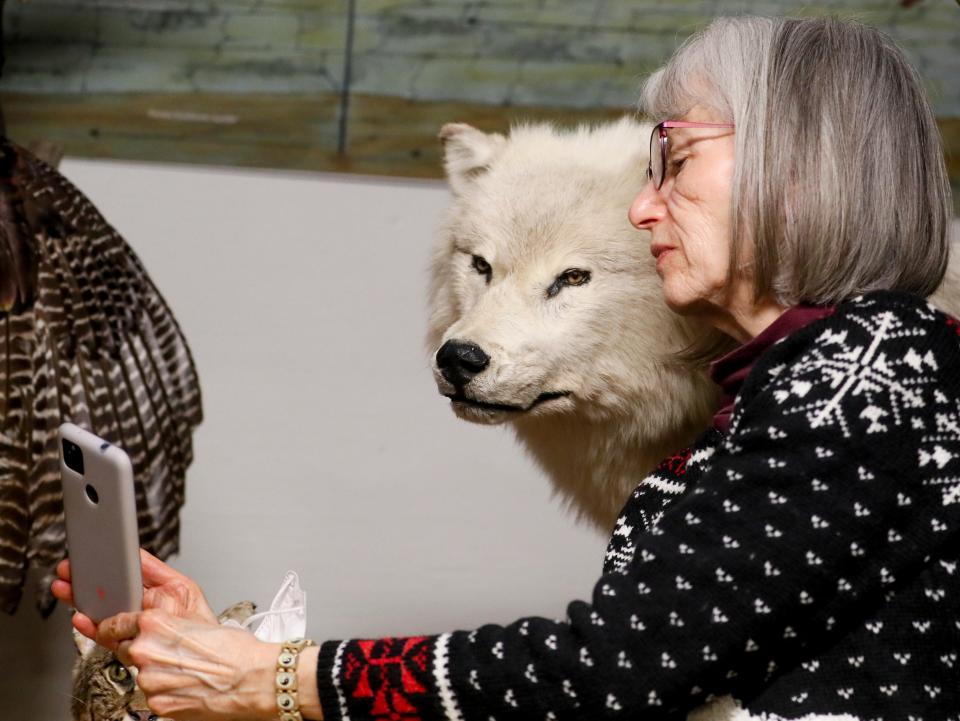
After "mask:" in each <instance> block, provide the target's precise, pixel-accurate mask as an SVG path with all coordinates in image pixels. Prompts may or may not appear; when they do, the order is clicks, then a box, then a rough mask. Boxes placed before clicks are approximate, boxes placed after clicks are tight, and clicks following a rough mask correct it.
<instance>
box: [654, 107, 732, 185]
mask: <svg viewBox="0 0 960 721" xmlns="http://www.w3.org/2000/svg"><path fill="white" fill-rule="evenodd" d="M732 127H734V126H733V124H732V123H688V122H687V121H685V120H664V121H663V122H662V123H660V124H659V125H655V126H654V128H653V132H652V133H650V164H649V165H648V166H647V180H652V181H653V183H654V185H655V186H656V188H657V190H660V186H661V185H663V179H664V178H665V177H666V174H667V150H668V148H667V128H732ZM657 145H659V146H660V147H659V148H658V147H656V146H657Z"/></svg>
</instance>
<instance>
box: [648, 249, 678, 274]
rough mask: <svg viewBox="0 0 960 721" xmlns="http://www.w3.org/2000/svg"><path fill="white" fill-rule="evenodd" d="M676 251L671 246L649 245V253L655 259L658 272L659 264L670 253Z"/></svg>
mask: <svg viewBox="0 0 960 721" xmlns="http://www.w3.org/2000/svg"><path fill="white" fill-rule="evenodd" d="M673 250H676V248H675V247H673V246H672V245H651V246H650V253H651V254H652V255H653V257H654V258H656V259H657V270H658V271H659V270H660V264H661V263H663V259H664V258H666V257H667V256H668V255H670V252H671V251H673Z"/></svg>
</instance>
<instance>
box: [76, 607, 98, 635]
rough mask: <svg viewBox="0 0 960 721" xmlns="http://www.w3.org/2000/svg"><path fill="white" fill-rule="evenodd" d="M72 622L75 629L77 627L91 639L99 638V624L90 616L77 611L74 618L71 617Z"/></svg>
mask: <svg viewBox="0 0 960 721" xmlns="http://www.w3.org/2000/svg"><path fill="white" fill-rule="evenodd" d="M70 623H72V624H73V627H74V628H75V629H77V630H78V631H79V632H80V633H82V634H83V635H84V636H86V637H87V638H89V639H90V640H91V641H96V640H97V624H95V623H94V622H93V620H92V619H91V618H90V617H89V616H86V615H84V614H82V613H80V612H79V611H77V612H76V613H75V614H73V618H71V619H70Z"/></svg>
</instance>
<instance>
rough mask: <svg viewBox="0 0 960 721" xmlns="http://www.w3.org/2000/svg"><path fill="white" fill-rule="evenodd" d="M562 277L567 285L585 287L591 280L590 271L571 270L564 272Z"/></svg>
mask: <svg viewBox="0 0 960 721" xmlns="http://www.w3.org/2000/svg"><path fill="white" fill-rule="evenodd" d="M560 277H561V278H563V282H564V283H565V284H566V285H583V284H584V283H586V282H587V281H588V280H590V271H589V270H580V269H579V268H571V269H570V270H567V271H564V272H563V273H562V274H561V275H560Z"/></svg>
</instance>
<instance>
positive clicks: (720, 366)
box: [710, 303, 834, 433]
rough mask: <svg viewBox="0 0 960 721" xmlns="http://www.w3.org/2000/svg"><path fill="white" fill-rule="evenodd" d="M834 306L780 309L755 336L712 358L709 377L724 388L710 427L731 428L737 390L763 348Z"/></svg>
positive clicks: (831, 311) (826, 312) (827, 313)
mask: <svg viewBox="0 0 960 721" xmlns="http://www.w3.org/2000/svg"><path fill="white" fill-rule="evenodd" d="M833 310H834V309H833V306H817V305H807V304H805V303H801V304H800V305H795V306H793V307H792V308H788V309H787V310H785V311H784V312H783V313H781V314H780V316H779V317H778V318H777V319H776V320H775V321H773V323H771V324H770V325H768V326H767V327H766V328H765V329H764V330H763V331H761V332H760V334H759V335H757V336H756V337H755V338H753V339H752V340H749V341H747V342H746V343H744V344H743V345H741V346H738V347H737V348H734V349H733V350H732V351H730V352H729V353H727V354H726V355H723V356H721V357H720V358H717V360H715V361H713V362H712V363H711V364H710V380H712V381H713V382H714V383H716V384H717V385H718V386H720V389H721V390H722V391H723V398H722V400H721V401H720V409H719V410H718V411H717V412H716V413H715V414H714V416H713V427H714V428H716V429H717V430H718V431H720V432H721V433H727V431H728V430H729V429H730V416H731V415H732V413H733V402H734V400H736V397H737V393H739V392H740V386H741V385H743V381H744V380H745V379H746V377H747V376H748V375H749V374H750V370H751V369H752V368H753V364H754V363H756V362H757V360H759V358H760V356H762V355H763V353H764V351H766V350H767V349H768V348H769V347H770V346H772V345H773V344H774V343H776V342H777V341H778V340H780V339H781V338H786V337H787V336H788V335H790V334H791V333H793V332H794V331H795V330H800V329H801V328H803V327H804V326H805V325H808V324H810V323H812V322H813V321H815V320H820V319H821V318H826V317H827V316H828V315H830V314H831V313H833Z"/></svg>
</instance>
